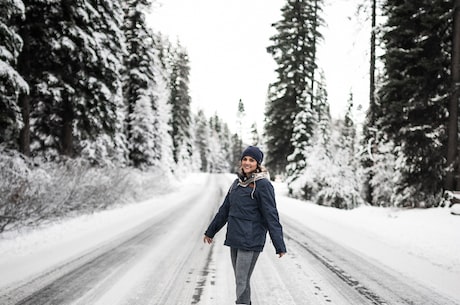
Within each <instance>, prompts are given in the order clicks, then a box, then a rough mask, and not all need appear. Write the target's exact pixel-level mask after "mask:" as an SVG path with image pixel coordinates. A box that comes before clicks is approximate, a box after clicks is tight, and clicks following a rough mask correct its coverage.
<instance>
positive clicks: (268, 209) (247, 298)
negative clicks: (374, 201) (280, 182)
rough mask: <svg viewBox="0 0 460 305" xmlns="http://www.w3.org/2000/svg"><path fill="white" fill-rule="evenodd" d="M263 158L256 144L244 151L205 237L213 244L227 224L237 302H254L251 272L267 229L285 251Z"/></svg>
mask: <svg viewBox="0 0 460 305" xmlns="http://www.w3.org/2000/svg"><path fill="white" fill-rule="evenodd" d="M263 157H264V154H263V153H262V151H261V150H260V149H259V148H258V147H256V146H249V147H248V148H246V149H245V150H244V151H243V153H242V155H241V171H240V173H238V178H237V179H236V180H235V181H234V182H233V184H232V185H231V187H230V189H229V191H228V193H227V196H226V197H225V200H224V202H223V203H222V205H221V206H220V208H219V210H218V212H217V214H216V215H215V217H214V219H213V220H212V222H211V224H210V225H209V227H208V229H207V230H206V232H205V235H204V238H203V240H204V242H205V243H208V244H210V243H211V242H212V239H213V238H214V236H215V235H216V233H217V232H219V230H220V229H222V227H223V226H224V225H225V224H226V223H227V235H226V239H225V243H224V244H225V245H226V246H229V247H230V256H231V260H232V265H233V270H234V272H235V282H236V304H251V287H250V279H251V274H252V271H253V270H254V266H255V264H256V262H257V258H258V257H259V254H260V252H262V250H263V247H264V245H265V239H266V236H267V231H268V233H269V234H270V238H271V240H272V242H273V246H274V247H275V250H276V254H278V256H279V257H280V258H281V257H282V256H283V255H284V254H285V253H286V246H285V244H284V240H283V229H282V226H281V224H280V222H279V216H278V210H277V208H276V201H275V192H274V190H273V186H272V184H271V182H270V179H269V175H268V172H267V171H266V170H265V168H264V167H263V166H262V165H261V164H262V161H263Z"/></svg>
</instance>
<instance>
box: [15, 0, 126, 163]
mask: <svg viewBox="0 0 460 305" xmlns="http://www.w3.org/2000/svg"><path fill="white" fill-rule="evenodd" d="M24 3H25V4H26V19H25V22H24V23H23V24H21V33H22V34H23V35H24V36H25V37H26V38H27V41H28V43H27V44H28V48H27V50H26V52H24V53H23V54H22V56H21V66H22V67H24V70H23V71H21V72H22V73H23V75H24V77H25V79H26V80H27V81H28V82H29V83H30V86H31V88H32V90H31V94H30V102H31V113H30V116H31V126H30V128H31V138H32V139H31V150H32V153H33V154H40V155H42V156H45V157H47V158H58V157H59V156H60V155H66V156H71V157H73V156H79V155H83V156H84V157H85V158H87V159H89V160H90V161H92V162H93V163H104V162H106V161H107V159H111V160H116V161H123V159H124V153H125V147H124V146H125V144H126V143H125V140H124V137H123V134H122V127H123V126H122V122H123V113H122V91H121V90H122V86H121V74H120V70H121V69H122V63H121V59H122V51H123V45H122V42H123V35H122V32H121V30H120V27H121V25H122V17H123V14H122V10H121V7H120V5H119V2H118V1H97V2H95V1H89V0H88V1H77V2H74V1H62V2H53V1H50V2H36V1H24Z"/></svg>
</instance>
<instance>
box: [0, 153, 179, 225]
mask: <svg viewBox="0 0 460 305" xmlns="http://www.w3.org/2000/svg"><path fill="white" fill-rule="evenodd" d="M0 168H1V171H0V232H2V231H4V230H8V229H12V228H17V227H22V226H30V225H37V224H41V223H43V222H46V221H51V220H54V219H58V218H62V217H69V216H73V215H76V214H82V213H91V212H94V211H96V210H101V209H106V208H108V207H110V206H113V205H115V204H120V203H123V202H127V201H132V200H140V199H145V198H146V197H147V196H148V191H149V190H152V188H153V187H154V186H155V185H156V186H158V187H159V185H161V182H162V181H163V182H164V181H165V179H170V177H168V175H167V174H166V175H165V174H164V173H159V172H155V171H146V172H144V173H140V172H139V171H138V170H134V169H132V168H113V167H112V168H110V167H93V166H90V164H89V163H88V161H84V160H82V159H69V160H66V161H62V162H61V163H50V162H48V163H43V164H37V163H31V162H29V161H27V159H26V158H23V157H21V155H20V154H18V153H11V152H8V153H5V152H4V151H2V152H1V153H0ZM160 177H161V179H160Z"/></svg>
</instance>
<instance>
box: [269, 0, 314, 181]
mask: <svg viewBox="0 0 460 305" xmlns="http://www.w3.org/2000/svg"><path fill="white" fill-rule="evenodd" d="M281 11H282V19H281V20H280V21H278V22H276V23H274V24H273V27H274V28H275V29H276V31H277V34H275V35H274V36H273V37H271V38H270V40H271V41H272V45H271V46H269V47H268V48H267V51H268V52H269V53H270V54H271V55H272V56H273V58H274V59H275V62H276V64H277V65H278V68H277V69H276V73H277V80H276V81H275V82H274V83H272V84H271V85H270V87H269V94H268V101H267V105H266V113H265V115H266V123H265V138H266V141H267V143H266V144H267V161H266V164H267V166H268V167H270V169H271V171H272V172H275V173H277V174H279V173H284V172H285V170H286V166H287V157H288V156H289V155H291V154H293V153H294V150H295V148H294V145H293V143H292V142H291V139H292V138H293V132H294V120H295V118H296V116H297V114H298V113H299V112H301V110H302V107H305V105H306V107H311V105H310V106H309V105H308V104H309V103H312V100H313V94H314V92H313V86H314V83H315V70H316V46H317V43H318V41H319V39H321V34H320V32H319V30H318V28H319V26H320V25H321V24H322V23H323V21H322V19H321V17H320V13H321V11H322V1H321V0H310V1H298V0H288V1H287V3H286V4H285V5H284V7H283V8H282V9H281ZM305 99H306V100H305Z"/></svg>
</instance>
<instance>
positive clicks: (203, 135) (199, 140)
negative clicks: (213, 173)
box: [195, 110, 210, 173]
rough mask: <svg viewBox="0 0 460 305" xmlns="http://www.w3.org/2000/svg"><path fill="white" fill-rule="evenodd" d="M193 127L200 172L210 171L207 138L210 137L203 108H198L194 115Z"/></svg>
mask: <svg viewBox="0 0 460 305" xmlns="http://www.w3.org/2000/svg"><path fill="white" fill-rule="evenodd" d="M195 126H196V127H195V128H196V138H195V142H196V145H195V146H196V147H197V148H198V150H199V154H200V159H201V166H200V171H201V172H205V173H206V172H210V162H209V155H210V149H209V143H208V139H209V137H210V135H209V133H210V130H209V125H208V120H207V119H206V117H205V115H204V112H203V110H199V111H198V114H197V115H196V116H195Z"/></svg>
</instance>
